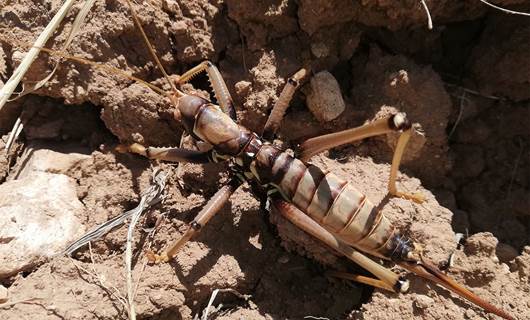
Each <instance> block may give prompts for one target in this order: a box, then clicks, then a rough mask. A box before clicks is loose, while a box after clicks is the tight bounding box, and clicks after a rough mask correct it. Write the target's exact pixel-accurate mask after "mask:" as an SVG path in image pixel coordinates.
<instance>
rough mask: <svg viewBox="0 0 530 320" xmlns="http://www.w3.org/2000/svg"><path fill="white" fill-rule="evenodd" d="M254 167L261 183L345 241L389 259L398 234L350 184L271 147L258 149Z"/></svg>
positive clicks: (378, 211)
mask: <svg viewBox="0 0 530 320" xmlns="http://www.w3.org/2000/svg"><path fill="white" fill-rule="evenodd" d="M253 166H254V171H256V173H257V176H258V177H259V179H260V180H261V181H262V182H270V183H272V184H274V185H275V186H276V187H277V188H278V189H279V190H280V191H281V193H282V194H283V196H284V197H285V198H286V199H287V200H289V201H291V202H292V203H293V204H294V205H296V206H297V207H298V208H299V209H300V210H302V211H304V212H305V213H306V214H308V215H309V216H310V217H311V218H312V219H314V220H315V221H317V222H318V223H319V224H320V225H322V226H323V227H324V228H326V229H327V230H328V231H330V232H332V233H334V234H335V235H337V236H338V237H339V238H341V239H342V240H343V241H344V242H346V243H348V244H349V245H351V246H354V247H356V248H358V249H360V250H362V251H365V252H368V253H371V254H374V255H377V256H380V257H384V258H390V256H391V254H392V251H393V250H394V249H395V243H394V242H395V239H396V235H397V234H396V233H395V230H394V228H393V227H392V225H391V223H390V221H389V220H388V219H387V218H386V217H385V216H383V214H382V213H381V211H380V210H377V209H376V208H375V206H374V205H373V204H372V203H371V202H370V201H369V200H368V199H367V198H366V196H365V195H364V194H362V193H361V192H359V191H358V190H357V189H355V188H354V187H353V185H352V184H351V183H349V182H347V181H346V180H344V179H341V178H339V177H338V176H336V175H335V174H333V173H330V172H322V170H320V169H319V168H318V167H315V166H312V165H310V166H306V165H305V164H304V163H303V162H302V161H300V160H298V159H296V158H293V157H292V156H290V155H289V154H287V153H285V152H281V151H280V150H278V149H276V148H274V147H272V146H263V148H261V150H260V151H259V152H258V154H257V156H256V158H255V160H254V163H253ZM266 167H269V173H268V174H267V172H265V169H266ZM271 168H272V170H271ZM263 180H265V181H263ZM266 180H269V181H266Z"/></svg>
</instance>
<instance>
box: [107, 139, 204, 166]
mask: <svg viewBox="0 0 530 320" xmlns="http://www.w3.org/2000/svg"><path fill="white" fill-rule="evenodd" d="M116 149H117V151H118V152H122V153H124V152H132V153H137V154H140V155H142V156H144V157H147V158H149V159H156V160H164V161H170V162H189V163H208V162H211V161H212V151H211V150H209V151H204V152H201V151H195V150H188V149H184V148H158V147H144V146H143V145H141V144H139V143H133V144H131V145H129V146H124V145H119V146H118V147H117V148H116Z"/></svg>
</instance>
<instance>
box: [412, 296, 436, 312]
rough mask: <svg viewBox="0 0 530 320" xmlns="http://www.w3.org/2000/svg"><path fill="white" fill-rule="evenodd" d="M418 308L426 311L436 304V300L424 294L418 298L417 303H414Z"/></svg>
mask: <svg viewBox="0 0 530 320" xmlns="http://www.w3.org/2000/svg"><path fill="white" fill-rule="evenodd" d="M414 304H415V305H416V307H418V308H420V309H426V308H428V307H430V306H432V305H433V304H434V299H433V298H431V297H428V296H426V295H423V294H419V295H417V296H416V301H414Z"/></svg>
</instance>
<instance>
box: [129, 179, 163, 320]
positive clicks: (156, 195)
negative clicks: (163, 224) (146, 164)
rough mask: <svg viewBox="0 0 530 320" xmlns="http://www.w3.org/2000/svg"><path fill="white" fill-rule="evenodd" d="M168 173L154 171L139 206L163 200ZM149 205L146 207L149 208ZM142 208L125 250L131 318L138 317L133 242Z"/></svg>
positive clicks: (137, 214) (132, 227) (133, 225)
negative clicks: (135, 304) (135, 298)
mask: <svg viewBox="0 0 530 320" xmlns="http://www.w3.org/2000/svg"><path fill="white" fill-rule="evenodd" d="M166 177H167V174H166V173H165V172H163V171H161V170H159V169H157V170H155V171H154V172H153V183H154V184H153V185H152V186H151V187H149V189H147V190H146V191H145V192H144V193H143V195H142V199H141V200H140V204H139V205H138V207H137V208H144V207H146V203H157V202H160V201H162V200H163V192H164V188H165V185H166ZM148 207H149V206H147V207H146V208H148ZM142 212H143V209H142V210H136V211H135V212H134V213H133V214H132V217H131V222H130V224H129V229H128V230H127V248H126V250H125V269H126V272H127V301H128V306H129V309H128V311H129V319H131V320H135V319H136V312H135V309H134V290H133V279H132V266H131V265H132V242H133V233H134V227H135V225H136V223H137V222H138V219H139V218H140V215H141V214H142Z"/></svg>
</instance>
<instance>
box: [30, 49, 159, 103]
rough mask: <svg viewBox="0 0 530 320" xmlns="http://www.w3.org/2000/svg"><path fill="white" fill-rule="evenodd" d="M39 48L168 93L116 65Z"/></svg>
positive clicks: (53, 54)
mask: <svg viewBox="0 0 530 320" xmlns="http://www.w3.org/2000/svg"><path fill="white" fill-rule="evenodd" d="M39 49H40V50H42V51H44V52H46V53H48V54H50V55H52V56H58V57H61V58H65V59H67V60H72V61H75V62H79V63H82V64H87V65H90V66H92V67H94V68H97V69H102V70H105V71H107V72H109V73H114V74H119V75H120V76H122V77H124V78H127V79H130V80H133V81H136V82H138V83H141V84H143V85H144V86H146V87H149V88H150V89H152V90H153V91H156V92H158V93H159V94H161V95H165V94H166V92H165V91H164V90H162V89H161V88H159V87H157V86H155V85H154V84H151V83H149V82H147V81H144V80H142V79H140V78H138V77H135V76H132V75H130V74H128V73H127V72H125V71H123V70H121V69H118V68H114V67H111V66H109V65H106V64H101V63H97V62H94V61H90V60H88V59H84V58H80V57H76V56H72V55H69V54H66V53H64V52H62V51H56V50H52V49H48V48H43V47H40V48H39Z"/></svg>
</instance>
